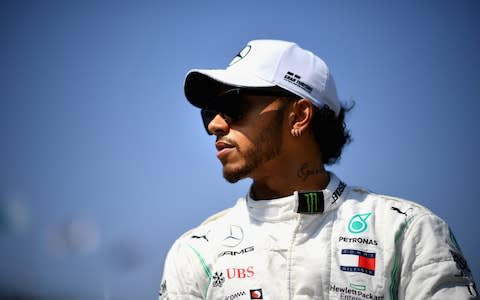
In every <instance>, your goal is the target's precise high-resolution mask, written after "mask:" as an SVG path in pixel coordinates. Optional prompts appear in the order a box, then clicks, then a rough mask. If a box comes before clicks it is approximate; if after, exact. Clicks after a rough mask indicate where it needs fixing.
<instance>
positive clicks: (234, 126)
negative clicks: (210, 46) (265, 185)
mask: <svg viewBox="0 0 480 300" xmlns="http://www.w3.org/2000/svg"><path fill="white" fill-rule="evenodd" d="M185 95H186V97H187V99H188V100H189V101H190V103H192V104H193V105H194V106H197V107H199V108H201V112H202V120H203V122H204V126H205V129H206V130H207V132H208V133H209V134H213V135H216V136H217V141H216V147H217V150H218V152H217V157H218V158H219V159H220V161H221V162H222V164H223V166H224V168H223V171H224V176H225V178H226V179H227V180H228V181H230V182H235V181H237V180H239V179H242V178H245V177H252V178H254V179H255V178H257V179H258V178H261V177H262V176H269V174H271V172H278V171H279V168H281V167H282V164H283V165H285V164H288V163H289V162H291V161H292V157H293V156H298V155H302V154H301V153H298V151H299V150H300V151H301V152H303V151H304V150H303V149H304V148H305V147H306V146H307V148H310V149H312V152H313V153H314V154H315V157H316V158H318V159H319V160H320V161H321V162H324V163H333V162H335V161H336V160H337V159H338V157H339V156H340V154H341V149H342V148H343V146H344V144H345V143H346V142H348V140H349V137H350V136H349V134H348V132H346V131H345V126H344V122H343V120H344V112H345V110H344V108H342V105H341V103H340V101H339V100H338V97H337V93H336V88H335V83H334V81H333V78H332V76H331V74H330V71H329V69H328V67H327V65H326V64H325V62H323V60H321V59H320V58H319V57H317V56H315V55H314V54H313V53H311V52H309V51H306V50H304V49H302V48H300V47H299V46H298V45H296V44H294V43H290V42H284V41H274V40H256V41H251V42H250V43H249V44H248V45H247V46H246V47H245V48H244V49H243V50H242V51H240V53H239V54H237V55H236V56H235V58H234V59H233V60H232V62H231V63H230V64H229V66H228V67H227V68H226V69H220V70H219V69H216V70H212V69H209V70H198V69H195V70H191V71H190V72H189V73H188V74H187V76H186V79H185ZM318 127H321V128H318ZM323 127H325V128H323ZM316 131H318V132H316ZM295 140H296V141H298V140H303V142H302V143H303V144H302V145H300V144H299V143H298V142H294V141H295ZM305 141H306V142H305ZM321 148H324V149H325V151H323V149H321ZM332 148H333V149H332ZM303 154H305V153H303Z"/></svg>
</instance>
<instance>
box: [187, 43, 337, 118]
mask: <svg viewBox="0 0 480 300" xmlns="http://www.w3.org/2000/svg"><path fill="white" fill-rule="evenodd" d="M196 73H200V74H203V75H206V76H208V77H210V78H211V79H213V80H215V81H218V82H221V83H223V84H227V85H232V86H238V87H271V86H275V85H278V86H280V87H282V88H284V89H286V90H288V91H290V92H293V93H294V94H297V95H299V96H301V97H303V98H306V99H309V100H311V101H312V102H313V103H314V104H315V105H316V106H319V107H322V106H323V105H327V106H328V107H330V109H332V110H333V111H334V112H335V114H336V115H338V113H339V112H340V109H341V103H340V101H339V99H338V96H337V90H336V86H335V82H334V80H333V77H332V75H331V74H330V70H329V68H328V66H327V65H326V63H325V62H324V61H323V60H322V59H321V58H320V57H318V56H316V55H315V54H313V53H312V52H310V51H308V50H305V49H302V48H301V47H299V46H298V45H297V44H295V43H292V42H287V41H280V40H253V41H250V42H249V43H248V44H247V46H246V47H245V48H244V49H243V50H242V51H240V52H239V54H238V55H237V56H235V58H234V59H233V60H232V62H231V63H230V64H229V65H228V67H227V68H226V69H193V70H190V71H189V72H188V74H187V76H186V84H185V86H186V87H187V88H188V86H189V84H188V82H187V81H189V80H196V78H197V77H196V76H195V74H196ZM202 92H203V91H202V90H200V89H199V90H198V91H187V93H186V95H187V98H189V97H202V95H200V94H201V93H202ZM189 100H191V99H189ZM194 102H197V101H194Z"/></svg>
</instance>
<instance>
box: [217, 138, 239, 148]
mask: <svg viewBox="0 0 480 300" xmlns="http://www.w3.org/2000/svg"><path fill="white" fill-rule="evenodd" d="M216 142H222V143H226V144H230V145H232V146H234V147H237V148H238V144H237V142H235V141H234V140H233V139H231V138H229V137H226V136H219V137H217V140H216Z"/></svg>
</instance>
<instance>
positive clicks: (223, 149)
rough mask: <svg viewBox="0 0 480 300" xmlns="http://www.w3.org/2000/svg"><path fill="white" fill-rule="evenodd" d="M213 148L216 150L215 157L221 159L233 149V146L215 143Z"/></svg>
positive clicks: (223, 142) (225, 143)
mask: <svg viewBox="0 0 480 300" xmlns="http://www.w3.org/2000/svg"><path fill="white" fill-rule="evenodd" d="M215 148H217V157H218V158H222V157H223V156H225V155H227V153H228V152H230V149H233V148H235V146H234V145H232V144H230V143H229V142H225V141H217V142H216V143H215Z"/></svg>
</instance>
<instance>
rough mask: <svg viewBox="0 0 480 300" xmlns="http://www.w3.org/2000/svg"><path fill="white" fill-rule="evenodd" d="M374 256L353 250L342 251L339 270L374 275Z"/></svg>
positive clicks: (370, 253) (373, 254)
mask: <svg viewBox="0 0 480 300" xmlns="http://www.w3.org/2000/svg"><path fill="white" fill-rule="evenodd" d="M375 265H376V254H375V253H374V252H364V251H360V250H355V249H342V252H341V255H340V270H342V271H344V272H359V273H364V274H368V275H372V276H373V275H375Z"/></svg>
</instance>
